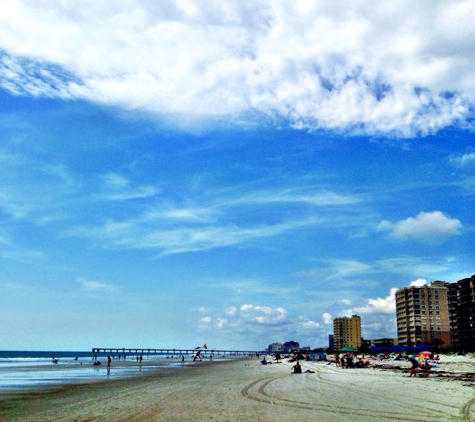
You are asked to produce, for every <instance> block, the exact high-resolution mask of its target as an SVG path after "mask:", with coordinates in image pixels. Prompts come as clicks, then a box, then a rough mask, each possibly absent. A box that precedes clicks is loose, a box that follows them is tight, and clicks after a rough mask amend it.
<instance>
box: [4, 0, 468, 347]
mask: <svg viewBox="0 0 475 422" xmlns="http://www.w3.org/2000/svg"><path fill="white" fill-rule="evenodd" d="M84 3H85V4H82V3H81V5H78V4H77V2H72V1H71V2H70V1H48V2H40V1H35V2H32V1H27V0H21V1H9V0H7V1H5V2H2V4H1V5H0V11H1V12H2V13H0V16H1V17H0V125H1V128H2V130H1V132H0V164H1V165H0V322H1V323H0V349H30V350H33V349H69V350H75V349H76V350H77V349H85V350H88V349H90V348H92V347H152V348H153V347H170V348H173V347H190V348H193V347H195V346H198V345H201V344H203V343H207V344H208V346H209V347H211V348H220V349H232V348H237V349H260V348H263V347H266V346H267V345H268V344H269V343H272V342H276V341H287V340H296V341H299V342H300V343H301V345H303V346H307V345H308V346H312V347H318V346H324V345H326V344H327V343H328V335H329V334H331V333H332V319H333V318H335V317H339V316H345V315H348V316H349V315H352V314H354V313H357V314H358V315H360V316H361V318H362V330H363V336H364V337H365V338H377V337H396V327H395V306H394V292H395V289H397V288H401V287H405V286H408V285H410V284H411V283H415V284H424V283H430V282H431V281H433V280H444V281H448V282H454V281H457V280H459V279H461V278H464V277H468V276H471V275H472V274H473V273H474V272H475V270H474V265H473V263H474V252H475V250H474V249H475V248H474V246H473V245H474V244H475V236H474V228H475V225H474V223H475V222H474V213H473V209H474V202H475V201H474V198H475V142H474V138H475V135H474V131H473V129H474V127H473V116H474V104H475V79H474V77H473V71H472V70H471V69H473V68H474V65H475V55H474V51H473V45H475V44H474V43H475V32H474V30H473V25H472V23H473V18H474V15H475V8H474V6H473V3H471V2H464V1H453V2H433V1H420V2H418V3H417V6H415V5H414V4H413V3H411V2H407V1H396V2H391V5H389V4H387V5H384V4H380V2H372V1H369V2H368V1H365V2H362V1H361V2H355V3H354V5H353V6H351V9H348V8H347V6H346V5H345V6H344V7H343V3H341V4H339V2H338V1H337V2H332V5H323V4H315V5H309V4H308V2H304V1H302V2H295V3H292V4H290V3H288V2H285V1H277V0H275V1H255V2H252V4H251V3H249V4H247V5H242V4H241V2H239V1H229V2H226V5H224V4H220V3H213V2H209V4H207V5H206V6H205V5H203V4H202V3H201V2H195V1H186V2H185V1H174V2H166V1H162V2H159V4H158V5H157V4H156V3H155V2H146V1H138V0H131V1H127V2H125V1H118V2H115V3H114V5H111V4H109V5H107V6H105V5H102V4H96V3H97V2H84Z"/></svg>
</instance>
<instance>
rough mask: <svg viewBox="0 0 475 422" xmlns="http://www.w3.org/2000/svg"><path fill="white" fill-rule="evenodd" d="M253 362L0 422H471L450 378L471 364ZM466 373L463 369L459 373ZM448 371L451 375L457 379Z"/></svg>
mask: <svg viewBox="0 0 475 422" xmlns="http://www.w3.org/2000/svg"><path fill="white" fill-rule="evenodd" d="M259 361H260V359H257V358H240V359H236V360H233V361H222V362H200V363H199V364H197V365H185V366H184V367H181V368H177V367H169V368H164V369H163V370H160V371H150V372H148V373H144V374H141V375H140V376H138V377H135V376H134V377H127V378H121V379H109V380H101V381H97V382H94V383H79V384H71V385H64V386H60V387H55V388H46V389H45V388H42V389H35V390H34V391H32V390H29V391H27V392H17V393H6V394H3V395H0V420H8V421H12V422H17V421H18V422H19V421H25V420H28V421H32V422H35V421H50V420H56V421H85V420H88V421H110V420H114V421H124V422H125V421H190V420H193V421H208V422H210V421H213V422H234V421H236V422H237V421H254V420H259V421H294V420H295V421H297V420H320V421H332V422H334V421H341V422H348V421H354V422H363V421H364V422H376V421H381V420H385V421H414V422H427V421H440V422H445V421H463V422H465V421H472V420H474V417H475V393H474V392H473V388H472V387H471V386H469V385H463V381H459V380H457V379H456V377H454V378H452V379H449V378H445V377H442V376H439V375H443V373H444V372H445V373H452V374H453V375H454V376H455V375H456V374H457V373H470V374H473V371H472V372H470V369H471V368H472V367H473V366H474V362H473V360H472V359H465V360H462V359H449V358H447V359H446V358H445V357H443V360H442V364H441V366H442V367H441V368H438V369H434V371H433V374H431V376H430V377H429V378H408V376H407V375H408V373H409V368H410V364H409V363H405V362H398V361H390V362H386V361H382V362H379V361H372V363H371V365H370V367H369V368H363V369H357V368H353V369H341V368H338V367H335V366H334V365H333V364H328V363H326V362H307V361H304V362H302V367H303V370H304V371H305V370H306V369H310V370H313V371H315V373H307V374H290V368H291V367H292V366H293V363H290V362H287V361H282V363H281V364H272V365H265V366H264V365H260V363H259ZM467 369H468V370H467ZM456 370H457V371H458V372H456Z"/></svg>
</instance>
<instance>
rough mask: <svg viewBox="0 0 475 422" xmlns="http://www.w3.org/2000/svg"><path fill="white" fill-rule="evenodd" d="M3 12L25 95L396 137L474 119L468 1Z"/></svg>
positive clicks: (135, 0) (17, 87)
mask: <svg viewBox="0 0 475 422" xmlns="http://www.w3.org/2000/svg"><path fill="white" fill-rule="evenodd" d="M1 8H2V10H1V12H2V13H1V14H0V16H3V18H0V40H1V44H0V49H1V51H2V53H1V56H0V86H2V87H3V88H4V89H7V90H8V91H10V92H12V93H14V94H17V95H32V96H43V97H55V98H77V99H84V100H88V101H92V102H96V103H100V104H107V105H115V106H121V107H125V108H128V109H139V110H144V111H149V112H153V113H157V114H161V115H172V116H173V115H174V116H177V117H178V116H181V118H182V119H183V120H187V119H194V118H200V119H211V120H214V119H220V118H223V117H226V116H237V115H240V116H241V117H245V119H247V120H255V119H256V118H259V116H261V117H262V116H266V117H267V118H270V119H271V120H273V119H275V118H277V119H280V120H282V121H285V122H288V124H290V125H291V126H292V127H295V128H302V129H310V130H313V129H317V128H327V129H336V130H344V131H351V132H353V133H360V132H364V133H373V134H374V133H384V134H395V135H397V136H412V135H414V134H418V133H421V134H426V133H431V132H434V131H437V130H438V129H440V128H443V127H446V126H449V125H453V124H461V125H470V123H469V119H470V115H471V113H472V112H471V109H472V108H473V106H474V104H475V78H474V77H473V73H472V72H471V69H473V68H474V67H475V63H474V61H475V59H474V58H473V54H471V46H472V45H473V43H474V42H475V32H474V30H473V25H472V23H473V16H474V6H473V3H471V2H469V1H462V0H460V1H452V2H450V3H446V2H436V3H434V2H432V1H427V0H426V1H424V0H422V1H420V2H418V3H417V6H416V5H414V4H413V3H411V2H409V1H407V0H398V1H395V2H392V3H391V4H386V3H381V2H377V1H369V2H368V1H357V2H353V3H352V5H351V6H348V4H346V3H344V4H343V3H341V2H339V1H336V2H333V3H332V5H328V4H325V3H312V4H307V3H305V2H298V3H295V4H293V3H292V4H289V3H288V2H286V1H283V0H261V1H256V2H252V3H250V4H243V3H242V2H240V1H237V0H235V1H228V2H226V3H222V4H217V3H203V2H198V1H186V2H185V1H176V2H171V1H162V2H160V3H159V4H157V5H153V4H152V3H149V2H144V1H140V0H132V1H127V2H125V1H118V2H115V3H114V5H113V6H111V5H108V6H107V7H105V6H104V7H103V6H98V5H96V4H94V3H92V2H88V3H87V6H86V5H85V4H84V3H81V4H78V3H77V2H73V1H61V2H59V1H52V2H47V3H45V2H35V3H34V5H33V3H32V2H31V1H28V0H22V1H13V0H6V1H3V2H2V5H1ZM98 22H100V24H98ZM455 25H456V28H455ZM58 34H60V36H58ZM104 57H107V60H104ZM251 116H254V117H251Z"/></svg>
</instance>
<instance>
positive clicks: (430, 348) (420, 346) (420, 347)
mask: <svg viewBox="0 0 475 422" xmlns="http://www.w3.org/2000/svg"><path fill="white" fill-rule="evenodd" d="M414 349H416V350H432V346H429V345H428V344H418V345H417V346H415V347H414Z"/></svg>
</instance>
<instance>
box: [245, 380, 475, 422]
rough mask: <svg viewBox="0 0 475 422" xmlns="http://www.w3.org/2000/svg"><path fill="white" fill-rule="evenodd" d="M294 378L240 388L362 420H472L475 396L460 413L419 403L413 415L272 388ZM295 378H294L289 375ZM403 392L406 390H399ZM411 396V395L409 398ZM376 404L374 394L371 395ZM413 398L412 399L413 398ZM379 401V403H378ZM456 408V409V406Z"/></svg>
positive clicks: (259, 397) (250, 395)
mask: <svg viewBox="0 0 475 422" xmlns="http://www.w3.org/2000/svg"><path fill="white" fill-rule="evenodd" d="M289 377H294V378H293V379H295V375H289V374H285V375H280V376H274V377H266V378H264V379H259V380H256V381H253V382H251V383H249V384H248V385H247V386H246V387H244V388H243V389H242V390H241V394H242V395H243V396H244V397H246V398H247V399H250V400H255V401H258V402H261V403H268V404H272V405H278V406H285V407H291V408H297V409H304V410H315V411H320V412H325V413H328V414H339V415H352V416H360V417H361V420H364V419H365V418H368V419H369V420H371V419H373V420H387V421H408V422H437V421H441V422H442V421H444V422H448V421H459V422H460V421H462V422H470V421H472V419H471V417H470V412H471V406H472V405H473V404H474V403H475V399H474V400H472V401H470V402H468V403H466V404H465V405H464V406H462V408H461V409H460V411H459V415H454V414H448V413H445V412H441V411H434V410H433V409H430V408H428V407H424V406H418V407H417V412H416V413H415V414H412V411H413V409H414V408H413V407H412V406H411V408H412V409H410V410H409V411H410V412H411V413H408V409H407V408H406V409H405V408H403V407H400V408H399V410H398V409H394V410H378V409H377V408H371V407H366V408H361V407H355V406H352V403H348V404H347V405H346V406H342V405H341V404H338V403H342V402H344V401H339V400H338V398H335V399H334V400H333V402H334V403H332V404H325V403H318V396H316V397H315V396H311V397H309V398H308V399H305V400H302V399H300V398H299V399H296V398H294V397H292V394H291V393H290V394H287V393H286V391H289V390H292V389H291V388H289V387H288V386H284V387H287V389H286V388H283V387H282V386H278V385H277V386H275V388H272V387H273V385H272V384H274V383H279V382H280V381H282V380H283V379H284V378H289ZM290 379H292V378H290ZM326 383H327V384H332V383H333V384H334V386H335V387H337V388H338V389H337V390H336V391H340V390H341V389H342V384H341V383H337V382H332V381H328V380H327V381H326ZM270 389H272V390H273V391H274V392H273V393H269V390H270ZM358 394H360V395H364V391H361V390H359V392H358ZM400 394H402V395H403V394H404V393H400ZM409 399H411V397H410V396H408V401H409ZM372 400H373V403H375V401H374V397H373V398H372ZM411 400H412V399H411ZM376 403H377V402H376ZM455 409H456V408H455Z"/></svg>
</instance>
